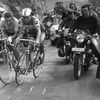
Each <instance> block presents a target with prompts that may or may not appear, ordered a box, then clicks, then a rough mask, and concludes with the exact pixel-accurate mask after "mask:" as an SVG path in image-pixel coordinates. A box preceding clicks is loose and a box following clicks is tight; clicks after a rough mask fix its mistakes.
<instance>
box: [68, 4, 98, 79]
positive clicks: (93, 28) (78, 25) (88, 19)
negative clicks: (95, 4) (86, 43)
mask: <svg viewBox="0 0 100 100" xmlns="http://www.w3.org/2000/svg"><path fill="white" fill-rule="evenodd" d="M81 11H82V16H80V17H79V18H78V19H77V20H76V22H75V24H74V26H73V28H72V29H71V30H70V31H69V34H70V32H71V33H73V32H74V30H75V29H81V30H88V31H89V32H90V33H91V35H92V36H93V35H94V34H95V33H96V32H97V28H98V20H97V19H96V18H95V17H93V16H91V15H90V10H89V6H88V5H83V6H82V7H81ZM99 35H100V34H99ZM90 49H91V50H92V53H93V54H94V55H95V56H96V57H97V58H98V68H97V73H96V77H97V78H100V52H99V50H98V49H97V48H96V46H95V44H94V43H93V42H91V43H90ZM88 69H89V67H88V65H87V66H86V67H85V70H88Z"/></svg>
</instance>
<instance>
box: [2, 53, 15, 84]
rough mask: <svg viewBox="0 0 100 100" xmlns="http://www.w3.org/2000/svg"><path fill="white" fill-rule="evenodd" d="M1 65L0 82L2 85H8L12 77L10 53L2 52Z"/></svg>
mask: <svg viewBox="0 0 100 100" xmlns="http://www.w3.org/2000/svg"><path fill="white" fill-rule="evenodd" d="M1 55H2V58H1V61H0V62H1V63H0V80H1V82H3V83H4V84H8V83H10V82H11V80H12V77H13V73H14V70H13V67H12V57H13V55H12V53H11V52H6V51H5V52H2V53H1Z"/></svg>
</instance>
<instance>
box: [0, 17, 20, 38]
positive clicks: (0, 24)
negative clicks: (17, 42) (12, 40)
mask: <svg viewBox="0 0 100 100" xmlns="http://www.w3.org/2000/svg"><path fill="white" fill-rule="evenodd" d="M0 29H1V30H2V29H4V31H5V34H6V35H7V36H13V35H14V34H15V33H17V32H18V29H19V28H18V20H17V19H16V18H15V17H14V18H13V22H12V23H11V24H10V25H8V24H7V23H6V21H5V19H4V18H2V19H1V21H0Z"/></svg>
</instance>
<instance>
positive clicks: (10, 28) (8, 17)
mask: <svg viewBox="0 0 100 100" xmlns="http://www.w3.org/2000/svg"><path fill="white" fill-rule="evenodd" d="M0 30H4V32H3V34H2V36H4V37H7V38H8V37H9V39H10V42H12V43H14V40H15V39H16V37H17V33H18V30H19V28H18V20H17V19H16V18H15V17H14V16H13V14H12V13H11V12H10V11H6V12H5V13H4V16H3V18H2V19H1V21H0ZM7 46H8V48H9V50H11V51H13V53H14V56H15V58H16V60H18V59H19V53H18V52H17V50H16V48H15V47H14V46H11V45H8V44H7Z"/></svg>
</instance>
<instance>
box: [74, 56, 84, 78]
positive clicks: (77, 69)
mask: <svg viewBox="0 0 100 100" xmlns="http://www.w3.org/2000/svg"><path fill="white" fill-rule="evenodd" d="M73 60H74V61H73V67H74V70H73V76H74V79H75V80H78V79H79V78H80V76H81V74H82V63H81V55H79V54H75V55H74V59H73Z"/></svg>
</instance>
